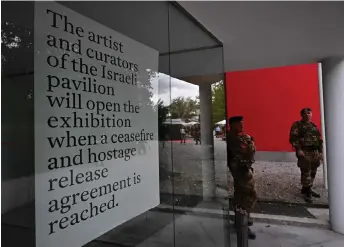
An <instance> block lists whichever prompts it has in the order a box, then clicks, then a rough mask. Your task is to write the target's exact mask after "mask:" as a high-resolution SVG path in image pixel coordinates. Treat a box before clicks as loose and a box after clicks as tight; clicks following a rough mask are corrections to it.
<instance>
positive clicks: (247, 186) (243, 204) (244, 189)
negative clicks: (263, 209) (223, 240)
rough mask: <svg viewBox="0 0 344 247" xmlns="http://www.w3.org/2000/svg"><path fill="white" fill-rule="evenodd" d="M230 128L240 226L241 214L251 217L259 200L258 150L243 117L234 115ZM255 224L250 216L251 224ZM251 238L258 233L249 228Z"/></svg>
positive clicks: (232, 163) (229, 142)
mask: <svg viewBox="0 0 344 247" xmlns="http://www.w3.org/2000/svg"><path fill="white" fill-rule="evenodd" d="M229 124H230V130H229V131H228V133H227V146H228V158H229V160H228V164H229V170H230V171H231V173H232V176H233V179H234V197H233V206H234V211H235V224H236V226H237V227H238V219H239V217H240V215H242V214H243V215H247V216H248V217H249V215H250V212H251V210H252V209H253V207H254V205H255V203H256V201H257V193H256V190H255V185H254V179H253V169H252V164H253V163H254V162H255V161H254V154H255V151H256V148H255V144H254V141H253V138H252V137H250V136H249V135H248V134H246V133H245V132H244V131H243V117H242V116H234V117H231V118H230V119H229ZM252 224H253V222H252V219H251V218H250V217H249V226H251V225H252ZM248 230H249V231H248V237H249V239H255V238H256V235H255V234H254V233H253V232H252V231H251V230H250V228H249V229H248Z"/></svg>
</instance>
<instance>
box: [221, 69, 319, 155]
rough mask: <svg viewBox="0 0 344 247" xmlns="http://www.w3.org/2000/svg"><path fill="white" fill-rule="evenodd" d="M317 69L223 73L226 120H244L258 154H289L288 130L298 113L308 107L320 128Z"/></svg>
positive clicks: (245, 127) (297, 117) (296, 118)
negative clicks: (231, 117) (263, 152)
mask: <svg viewBox="0 0 344 247" xmlns="http://www.w3.org/2000/svg"><path fill="white" fill-rule="evenodd" d="M318 90H319V87H318V65H317V64H306V65H297V66H287V67H279V68H269V69H259V70H250V71H238V72H229V73H226V101H227V109H228V117H230V116H233V115H242V116H244V129H245V131H246V132H247V133H248V134H250V135H251V136H253V137H254V139H255V142H256V145H257V150H258V151H292V149H291V146H290V144H289V142H288V140H289V131H290V126H291V124H292V123H293V121H296V120H298V119H300V110H301V109H302V108H304V107H310V108H312V110H313V121H314V123H315V124H317V125H318V127H319V128H321V126H320V123H321V122H320V104H319V91H318Z"/></svg>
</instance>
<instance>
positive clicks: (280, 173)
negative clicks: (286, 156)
mask: <svg viewBox="0 0 344 247" xmlns="http://www.w3.org/2000/svg"><path fill="white" fill-rule="evenodd" d="M254 178H255V182H256V190H257V193H258V196H259V198H260V199H263V200H278V201H285V202H301V203H304V200H303V198H302V197H301V195H300V189H301V184H300V170H299V168H298V167H297V166H296V164H295V163H289V162H283V163H277V162H261V161H258V162H256V163H255V164H254ZM228 180H229V181H228V184H229V186H228V187H229V195H233V178H232V176H231V175H230V174H229V177H228ZM323 184H324V182H323V169H322V166H320V167H319V169H318V173H317V176H316V179H315V181H314V187H313V188H314V190H315V191H317V192H318V193H320V195H321V198H320V199H317V200H316V201H314V202H315V203H319V204H327V203H328V194H327V190H326V189H325V187H324V186H323Z"/></svg>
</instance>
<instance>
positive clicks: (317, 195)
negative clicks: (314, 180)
mask: <svg viewBox="0 0 344 247" xmlns="http://www.w3.org/2000/svg"><path fill="white" fill-rule="evenodd" d="M311 195H312V196H313V197H315V198H320V194H319V193H317V192H315V191H314V190H312V189H311Z"/></svg>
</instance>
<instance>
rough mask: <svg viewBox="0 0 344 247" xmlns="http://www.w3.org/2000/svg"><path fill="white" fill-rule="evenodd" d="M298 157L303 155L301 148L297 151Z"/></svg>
mask: <svg viewBox="0 0 344 247" xmlns="http://www.w3.org/2000/svg"><path fill="white" fill-rule="evenodd" d="M297 155H298V156H299V157H305V153H304V152H303V151H302V150H299V151H297Z"/></svg>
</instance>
